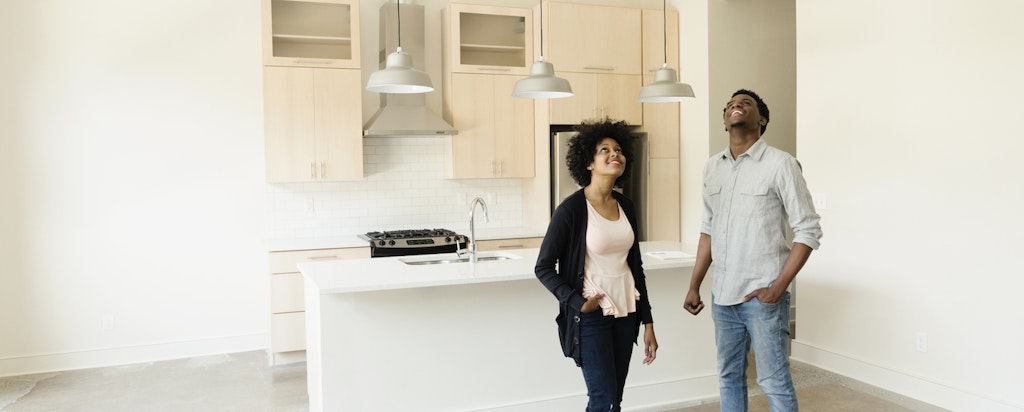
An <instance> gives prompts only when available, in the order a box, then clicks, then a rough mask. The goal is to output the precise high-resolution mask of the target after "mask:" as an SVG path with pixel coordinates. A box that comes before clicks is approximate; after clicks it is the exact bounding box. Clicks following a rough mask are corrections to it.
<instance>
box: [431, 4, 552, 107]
mask: <svg viewBox="0 0 1024 412" xmlns="http://www.w3.org/2000/svg"><path fill="white" fill-rule="evenodd" d="M441 17H442V21H441V30H442V31H441V33H442V37H443V38H444V42H445V44H444V47H443V48H442V53H443V59H444V61H445V64H446V68H447V70H449V71H451V72H455V73H491V74H513V75H524V76H525V75H528V74H529V72H530V65H531V64H532V63H533V58H534V57H533V11H532V10H530V9H526V8H515V7H496V6H483V5H475V4H458V3H451V4H449V5H448V6H447V7H446V8H445V10H444V11H443V12H442V13H441ZM510 93H511V91H510Z"/></svg>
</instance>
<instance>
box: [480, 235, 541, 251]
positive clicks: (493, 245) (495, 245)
mask: <svg viewBox="0 0 1024 412" xmlns="http://www.w3.org/2000/svg"><path fill="white" fill-rule="evenodd" d="M542 240H544V238H541V237H523V238H513V239H493V240H479V241H477V242H476V248H477V250H479V251H494V250H507V249H532V248H538V247H540V242H541V241H542Z"/></svg>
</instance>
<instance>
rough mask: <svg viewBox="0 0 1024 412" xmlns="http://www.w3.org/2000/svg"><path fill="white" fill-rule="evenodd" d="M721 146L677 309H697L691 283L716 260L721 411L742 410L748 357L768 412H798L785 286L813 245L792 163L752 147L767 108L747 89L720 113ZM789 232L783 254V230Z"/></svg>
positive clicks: (813, 226) (806, 200)
mask: <svg viewBox="0 0 1024 412" xmlns="http://www.w3.org/2000/svg"><path fill="white" fill-rule="evenodd" d="M722 119H723V120H724V123H725V130H726V131H727V132H729V147H727V148H726V149H725V150H724V151H722V152H721V153H718V154H716V155H714V156H712V157H711V158H710V159H708V162H707V164H706V165H705V166H704V178H703V180H704V186H703V188H704V195H703V197H704V215H703V218H702V220H701V229H700V230H701V234H700V241H699V243H698V246H697V258H696V263H695V264H694V267H693V275H692V277H691V278H690V290H689V292H687V294H686V300H685V302H684V304H683V306H684V308H685V309H686V310H687V311H689V312H690V313H692V314H694V315H696V314H698V313H700V311H701V310H702V309H704V303H703V302H702V301H701V298H700V285H701V282H703V281H704V276H705V275H706V274H707V271H708V268H709V267H710V266H711V262H712V261H714V262H715V276H714V284H713V285H712V289H711V295H712V313H711V315H712V318H713V319H714V322H715V345H716V346H717V348H718V375H719V386H720V392H719V393H720V395H721V402H722V410H723V411H730V412H731V411H746V410H747V379H746V371H747V354H748V352H749V350H750V346H751V345H752V346H753V347H754V358H755V360H756V366H757V384H758V385H759V386H760V387H761V390H762V391H763V392H764V393H765V395H767V396H768V404H769V406H770V407H771V410H772V411H797V410H798V409H797V401H796V391H795V390H794V389H793V379H792V377H791V376H790V373H789V357H788V356H787V353H786V352H787V350H786V348H787V347H788V346H787V344H788V339H789V292H787V289H788V288H789V284H790V283H791V282H792V281H793V278H795V277H796V274H797V272H799V271H800V268H801V267H803V265H804V263H805V262H807V258H808V257H809V256H810V255H811V250H813V249H817V248H818V245H819V243H818V241H819V239H821V226H820V225H819V224H818V222H819V220H820V219H821V218H820V217H819V216H818V214H817V213H815V211H814V205H813V203H812V201H811V195H810V193H809V192H808V190H807V184H806V182H804V178H803V175H802V174H801V170H800V164H799V163H798V162H797V161H796V159H794V158H793V156H791V155H789V154H788V153H786V152H783V151H781V150H778V149H776V148H773V147H771V146H768V144H767V143H766V142H765V141H764V140H763V139H761V135H762V134H763V133H764V131H765V129H766V128H767V126H768V106H767V105H765V103H764V101H763V100H761V97H760V96H758V95H757V94H756V93H754V92H752V91H749V90H742V89H741V90H739V91H737V92H736V93H733V95H732V99H731V100H729V102H728V103H726V105H725V109H724V110H723V111H722ZM790 230H792V234H793V240H792V246H790V243H789V241H788V240H787V234H788V232H789V231H790Z"/></svg>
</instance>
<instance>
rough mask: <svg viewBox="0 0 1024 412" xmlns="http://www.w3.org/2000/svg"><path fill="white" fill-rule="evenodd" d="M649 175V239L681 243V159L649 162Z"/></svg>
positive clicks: (652, 160) (659, 159)
mask: <svg viewBox="0 0 1024 412" xmlns="http://www.w3.org/2000/svg"><path fill="white" fill-rule="evenodd" d="M652 148H653V146H652ZM652 153H653V152H652ZM648 173H649V174H650V175H649V176H648V179H647V182H648V183H647V184H648V188H647V222H648V223H647V240H648V241H655V240H668V241H673V242H678V241H679V230H680V229H679V227H680V219H681V217H680V215H679V213H680V209H679V196H680V194H679V190H680V186H679V181H680V180H679V158H651V159H648Z"/></svg>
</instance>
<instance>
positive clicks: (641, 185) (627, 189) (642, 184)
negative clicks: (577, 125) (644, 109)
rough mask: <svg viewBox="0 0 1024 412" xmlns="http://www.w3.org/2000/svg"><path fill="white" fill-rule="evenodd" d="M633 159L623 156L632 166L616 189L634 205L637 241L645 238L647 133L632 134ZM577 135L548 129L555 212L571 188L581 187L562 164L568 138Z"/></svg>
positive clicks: (553, 208)
mask: <svg viewBox="0 0 1024 412" xmlns="http://www.w3.org/2000/svg"><path fill="white" fill-rule="evenodd" d="M633 135H634V137H635V138H634V139H633V159H626V164H627V165H628V167H629V168H631V169H632V171H631V174H630V177H629V179H628V180H627V181H625V182H623V184H622V185H621V187H616V188H615V190H617V191H619V192H620V193H622V194H624V195H626V197H628V198H630V200H632V201H633V204H634V205H636V214H637V220H638V222H637V226H638V229H639V231H640V241H644V240H647V177H648V170H647V166H648V165H647V163H648V162H647V159H648V145H647V133H643V132H636V133H634V134H633ZM575 136H576V132H574V131H572V130H571V129H558V128H555V127H552V129H551V212H552V213H554V211H555V208H556V207H558V205H559V204H560V203H562V200H564V199H565V198H566V197H567V196H569V195H571V194H573V192H575V191H577V190H579V189H580V186H579V185H577V184H576V181H574V180H573V179H572V176H570V175H569V168H568V167H567V166H566V165H565V153H566V152H567V151H568V150H569V139H572V138H573V137H575Z"/></svg>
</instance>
